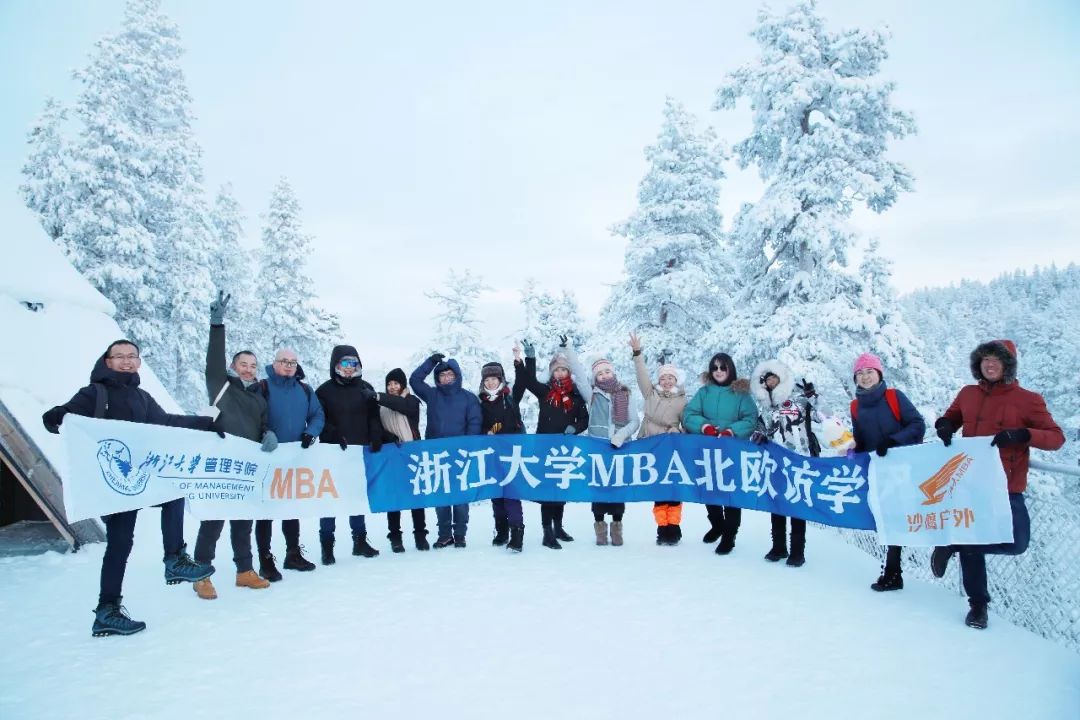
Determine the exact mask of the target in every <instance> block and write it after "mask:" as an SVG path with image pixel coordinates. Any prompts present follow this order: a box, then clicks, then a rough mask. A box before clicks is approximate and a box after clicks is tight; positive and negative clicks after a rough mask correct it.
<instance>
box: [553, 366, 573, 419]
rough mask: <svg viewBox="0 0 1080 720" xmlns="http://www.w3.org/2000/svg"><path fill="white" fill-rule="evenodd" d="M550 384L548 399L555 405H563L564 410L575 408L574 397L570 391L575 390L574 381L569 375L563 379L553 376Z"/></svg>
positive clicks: (568, 410)
mask: <svg viewBox="0 0 1080 720" xmlns="http://www.w3.org/2000/svg"><path fill="white" fill-rule="evenodd" d="M548 385H549V386H550V387H551V391H550V392H548V394H547V401H548V402H549V403H551V405H552V406H553V407H561V408H562V409H563V411H564V412H570V411H571V410H573V409H574V398H572V397H571V396H570V393H572V392H574V381H573V380H572V379H571V377H570V376H569V375H567V376H566V377H565V378H563V379H562V380H556V379H555V378H551V380H549V381H548Z"/></svg>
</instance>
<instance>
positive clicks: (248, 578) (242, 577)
mask: <svg viewBox="0 0 1080 720" xmlns="http://www.w3.org/2000/svg"><path fill="white" fill-rule="evenodd" d="M236 587H246V588H251V589H252V590H262V589H263V588H268V587H270V581H269V580H267V579H266V578H261V577H259V576H258V575H256V574H255V571H254V570H245V571H244V572H242V573H236Z"/></svg>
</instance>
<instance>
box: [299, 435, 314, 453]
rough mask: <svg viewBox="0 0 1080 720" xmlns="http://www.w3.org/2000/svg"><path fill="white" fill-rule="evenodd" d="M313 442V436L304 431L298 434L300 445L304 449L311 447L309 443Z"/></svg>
mask: <svg viewBox="0 0 1080 720" xmlns="http://www.w3.org/2000/svg"><path fill="white" fill-rule="evenodd" d="M313 442H315V438H314V437H312V436H311V435H309V434H307V433H304V434H303V435H301V436H300V447H302V448H304V449H305V450H307V449H308V448H309V447H311V443H313Z"/></svg>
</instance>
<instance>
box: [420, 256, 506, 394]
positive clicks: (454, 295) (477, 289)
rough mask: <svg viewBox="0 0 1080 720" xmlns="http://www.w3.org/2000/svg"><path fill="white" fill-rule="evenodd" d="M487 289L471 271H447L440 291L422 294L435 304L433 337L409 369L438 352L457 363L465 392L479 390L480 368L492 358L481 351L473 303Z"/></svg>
mask: <svg viewBox="0 0 1080 720" xmlns="http://www.w3.org/2000/svg"><path fill="white" fill-rule="evenodd" d="M490 289H491V288H489V287H488V286H487V285H486V284H484V280H483V278H482V277H480V276H479V275H475V274H473V273H472V271H470V270H468V269H466V270H465V272H458V271H457V270H454V269H451V270H450V271H449V273H448V274H447V276H446V280H445V281H444V282H443V285H442V287H441V288H440V289H438V290H431V291H428V292H426V293H424V294H425V296H427V297H428V298H431V299H432V300H434V301H435V302H436V304H437V305H438V307H439V312H438V314H436V315H435V317H434V318H433V319H434V321H435V334H434V335H433V336H432V338H431V348H430V349H429V351H428V352H424V353H422V354H421V355H419V356H417V357H414V358H413V360H414V361H415V363H414V364H413V367H416V366H417V365H419V364H420V363H421V362H422V361H423V360H424V358H426V357H427V356H428V355H429V354H430V353H432V352H441V353H443V354H444V355H446V357H447V358H455V359H456V360H457V361H458V365H460V366H461V372H462V375H463V377H462V381H463V384H464V385H463V386H464V387H465V389H467V390H470V391H473V392H475V391H476V389H477V388H478V387H480V368H481V367H483V365H484V363H485V362H488V361H489V360H491V359H492V358H491V357H490V352H489V351H487V350H485V349H484V343H483V338H482V334H481V332H480V320H479V318H478V317H477V315H476V301H477V300H478V299H479V298H480V295H481V294H483V293H484V292H486V291H488V290H490ZM504 367H505V366H504ZM506 371H507V375H508V377H510V378H511V382H512V381H513V380H512V377H513V371H512V369H511V368H509V367H507V368H506ZM429 382H431V383H434V380H431V379H429Z"/></svg>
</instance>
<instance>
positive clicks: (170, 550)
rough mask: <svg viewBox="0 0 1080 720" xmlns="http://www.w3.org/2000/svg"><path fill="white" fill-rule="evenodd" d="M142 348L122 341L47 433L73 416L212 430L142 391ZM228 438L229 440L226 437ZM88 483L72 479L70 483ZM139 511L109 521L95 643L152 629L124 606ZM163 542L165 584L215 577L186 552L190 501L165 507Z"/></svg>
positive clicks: (57, 410)
mask: <svg viewBox="0 0 1080 720" xmlns="http://www.w3.org/2000/svg"><path fill="white" fill-rule="evenodd" d="M141 366H142V360H141V359H140V357H139V346H138V345H136V344H135V343H134V342H132V341H131V340H117V341H116V342H114V343H113V344H111V345H109V347H108V349H106V350H105V352H104V354H102V356H101V357H100V358H98V361H97V363H96V364H95V365H94V370H93V372H91V373H90V384H89V385H87V386H86V387H84V388H82V389H81V390H79V392H77V393H75V396H74V397H72V398H71V399H70V400H68V401H67V402H66V403H64V404H63V405H57V406H56V407H54V408H52V409H51V410H48V411H46V412H45V414H44V415H42V417H41V419H42V422H43V423H44V424H45V429H46V430H48V431H49V432H51V433H59V432H60V425H61V424H62V423H63V422H64V416H65V415H67V414H68V413H75V414H76V415H83V416H85V417H98V418H106V419H109V420H126V421H127V422H134V423H145V424H147V425H169V426H173V427H186V428H191V429H193V430H210V429H211V425H210V424H211V422H212V421H211V419H210V418H208V417H202V416H198V415H171V414H169V413H167V412H165V411H164V410H162V409H161V406H160V405H158V404H157V402H156V401H155V400H154V398H153V397H151V395H150V393H148V392H146V391H145V390H143V389H142V388H140V387H139V368H140V367H141ZM222 437H224V435H222ZM80 481H82V479H81V478H80V479H78V480H77V479H75V478H74V477H69V478H67V482H80ZM138 513H139V511H138V510H127V511H125V512H119V513H113V514H112V515H105V516H103V517H102V518H101V520H102V522H104V523H105V555H104V557H102V559H101V591H100V593H99V595H98V605H97V608H95V609H94V625H93V627H92V629H91V633H92V634H93V635H94V636H95V637H100V636H104V635H133V634H135V633H137V632H139V631H141V630H145V629H146V623H144V622H141V621H138V620H132V619H131V617H130V616H129V615H128V614H127V611H126V610H125V609H124V608H123V607H122V606H121V605H120V600H121V593H122V589H123V584H124V571H125V570H126V569H127V560H128V556H129V555H130V554H131V547H132V544H133V541H134V537H135V519H136V517H137V516H138ZM161 540H162V546H163V547H164V550H165V558H164V561H165V582H166V583H167V584H169V585H175V584H177V583H180V582H197V581H199V580H202V579H204V578H208V577H210V576H211V575H213V574H214V568H213V566H212V565H204V564H201V563H197V562H195V561H193V560H192V559H191V558H190V557H188V554H187V553H186V552H185V551H184V548H185V545H184V499H183V498H177V499H176V500H171V501H169V502H167V503H163V504H162V505H161Z"/></svg>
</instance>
